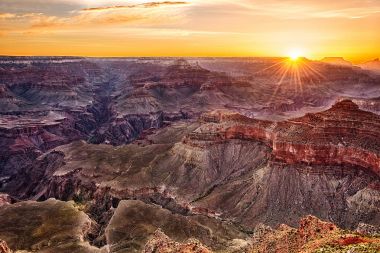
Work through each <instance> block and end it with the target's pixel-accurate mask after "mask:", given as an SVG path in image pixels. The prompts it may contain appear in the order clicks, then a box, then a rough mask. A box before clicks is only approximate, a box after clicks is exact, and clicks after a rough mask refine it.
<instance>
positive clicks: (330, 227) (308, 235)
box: [251, 216, 380, 253]
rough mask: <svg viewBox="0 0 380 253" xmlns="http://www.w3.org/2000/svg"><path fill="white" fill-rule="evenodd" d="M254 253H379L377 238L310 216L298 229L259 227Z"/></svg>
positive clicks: (281, 226) (283, 226) (255, 237)
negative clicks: (346, 229)
mask: <svg viewBox="0 0 380 253" xmlns="http://www.w3.org/2000/svg"><path fill="white" fill-rule="evenodd" d="M253 241H254V243H253V249H252V251H251V252H252V253H261V252H262V253H269V252H277V253H290V252H377V251H378V250H380V240H379V239H378V238H376V237H367V236H365V235H360V234H355V233H354V232H351V231H343V230H341V229H339V228H337V227H336V226H335V225H334V224H332V223H329V222H323V221H321V220H319V219H318V218H316V217H313V216H307V217H305V218H303V219H301V221H300V225H299V228H298V229H295V228H292V227H289V226H287V225H280V226H279V228H278V229H276V230H273V229H271V228H265V226H264V227H263V226H259V227H258V228H257V230H256V231H255V234H254V239H253Z"/></svg>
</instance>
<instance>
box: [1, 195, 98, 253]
mask: <svg viewBox="0 0 380 253" xmlns="http://www.w3.org/2000/svg"><path fill="white" fill-rule="evenodd" d="M0 223H1V226H0V238H2V239H3V240H4V241H6V242H7V244H8V246H9V248H10V249H12V250H14V251H17V250H26V251H33V252H41V253H42V252H46V253H47V252H62V253H63V252H78V253H79V252H88V253H94V252H98V249H96V248H94V247H92V246H90V245H89V243H88V242H86V237H87V235H88V233H90V232H91V229H92V221H91V220H90V219H89V218H88V216H87V215H86V214H85V213H83V212H81V211H78V210H77V208H75V207H74V204H73V203H71V202H62V201H58V200H54V199H50V200H47V201H44V202H33V201H26V202H20V203H17V204H13V205H7V206H2V207H1V208H0Z"/></svg>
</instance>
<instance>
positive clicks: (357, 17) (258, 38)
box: [0, 0, 380, 62]
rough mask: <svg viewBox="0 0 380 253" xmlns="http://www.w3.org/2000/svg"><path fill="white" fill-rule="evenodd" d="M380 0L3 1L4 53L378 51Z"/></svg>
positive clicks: (362, 54)
mask: <svg viewBox="0 0 380 253" xmlns="http://www.w3.org/2000/svg"><path fill="white" fill-rule="evenodd" d="M379 27H380V0H339V1H332V0H304V1H301V0H178V1H159V0H155V1H152V0H151V1H134V0H131V1H128V0H83V1H80V0H0V54H1V55H72V56H76V55H78V56H217V57H218V56H231V57H233V56H266V57H271V56H289V55H292V54H295V53H296V54H299V55H301V56H305V57H308V58H311V59H319V58H323V57H327V56H330V57H332V56H336V57H338V56H339V57H345V58H346V59H348V60H351V61H354V62H355V61H356V62H359V61H365V60H370V59H374V58H378V57H380V28H379Z"/></svg>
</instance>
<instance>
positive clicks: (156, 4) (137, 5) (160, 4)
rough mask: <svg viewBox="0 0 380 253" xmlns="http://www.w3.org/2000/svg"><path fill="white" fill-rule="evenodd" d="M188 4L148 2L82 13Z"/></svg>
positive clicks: (95, 9)
mask: <svg viewBox="0 0 380 253" xmlns="http://www.w3.org/2000/svg"><path fill="white" fill-rule="evenodd" d="M184 4H188V2H171V1H165V2H148V3H143V4H134V5H116V6H105V7H93V8H85V9H82V10H81V11H104V10H115V9H131V8H139V7H142V8H154V7H160V6H167V5H184Z"/></svg>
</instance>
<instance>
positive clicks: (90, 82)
mask: <svg viewBox="0 0 380 253" xmlns="http://www.w3.org/2000/svg"><path fill="white" fill-rule="evenodd" d="M295 64H296V65H295ZM281 66H282V67H281ZM283 68H285V69H290V70H292V71H299V72H298V73H299V75H300V77H299V78H296V79H295V78H294V75H291V74H289V75H287V74H286V72H282V74H279V73H281V71H282V70H283ZM295 73H296V72H295ZM302 73H303V74H302ZM379 98H380V76H379V75H378V74H377V73H376V72H372V71H370V70H368V69H364V68H360V67H358V66H353V65H346V64H344V65H341V64H338V65H335V64H331V63H325V62H323V61H311V60H308V59H301V60H300V61H299V62H298V63H291V62H288V61H287V60H286V59H281V58H81V57H48V58H45V57H0V151H1V152H0V224H2V226H1V228H0V252H12V251H13V252H101V253H103V252H118V253H121V252H146V253H148V252H202V253H207V252H247V253H251V252H252V253H253V252H325V251H326V252H328V251H327V250H338V249H339V250H342V251H341V252H346V251H344V250H349V249H354V250H357V251H355V252H377V250H380V242H379V240H378V234H379V233H378V227H379V226H380V109H379V108H380V106H379V104H380V103H378V101H379ZM321 220H324V221H321ZM297 226H298V228H294V227H297ZM339 227H340V228H342V229H340V228H339ZM323 250H325V251H323ZM360 250H363V251H360ZM365 250H367V251H365ZM331 252H334V251H331ZM337 252H338V251H337Z"/></svg>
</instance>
